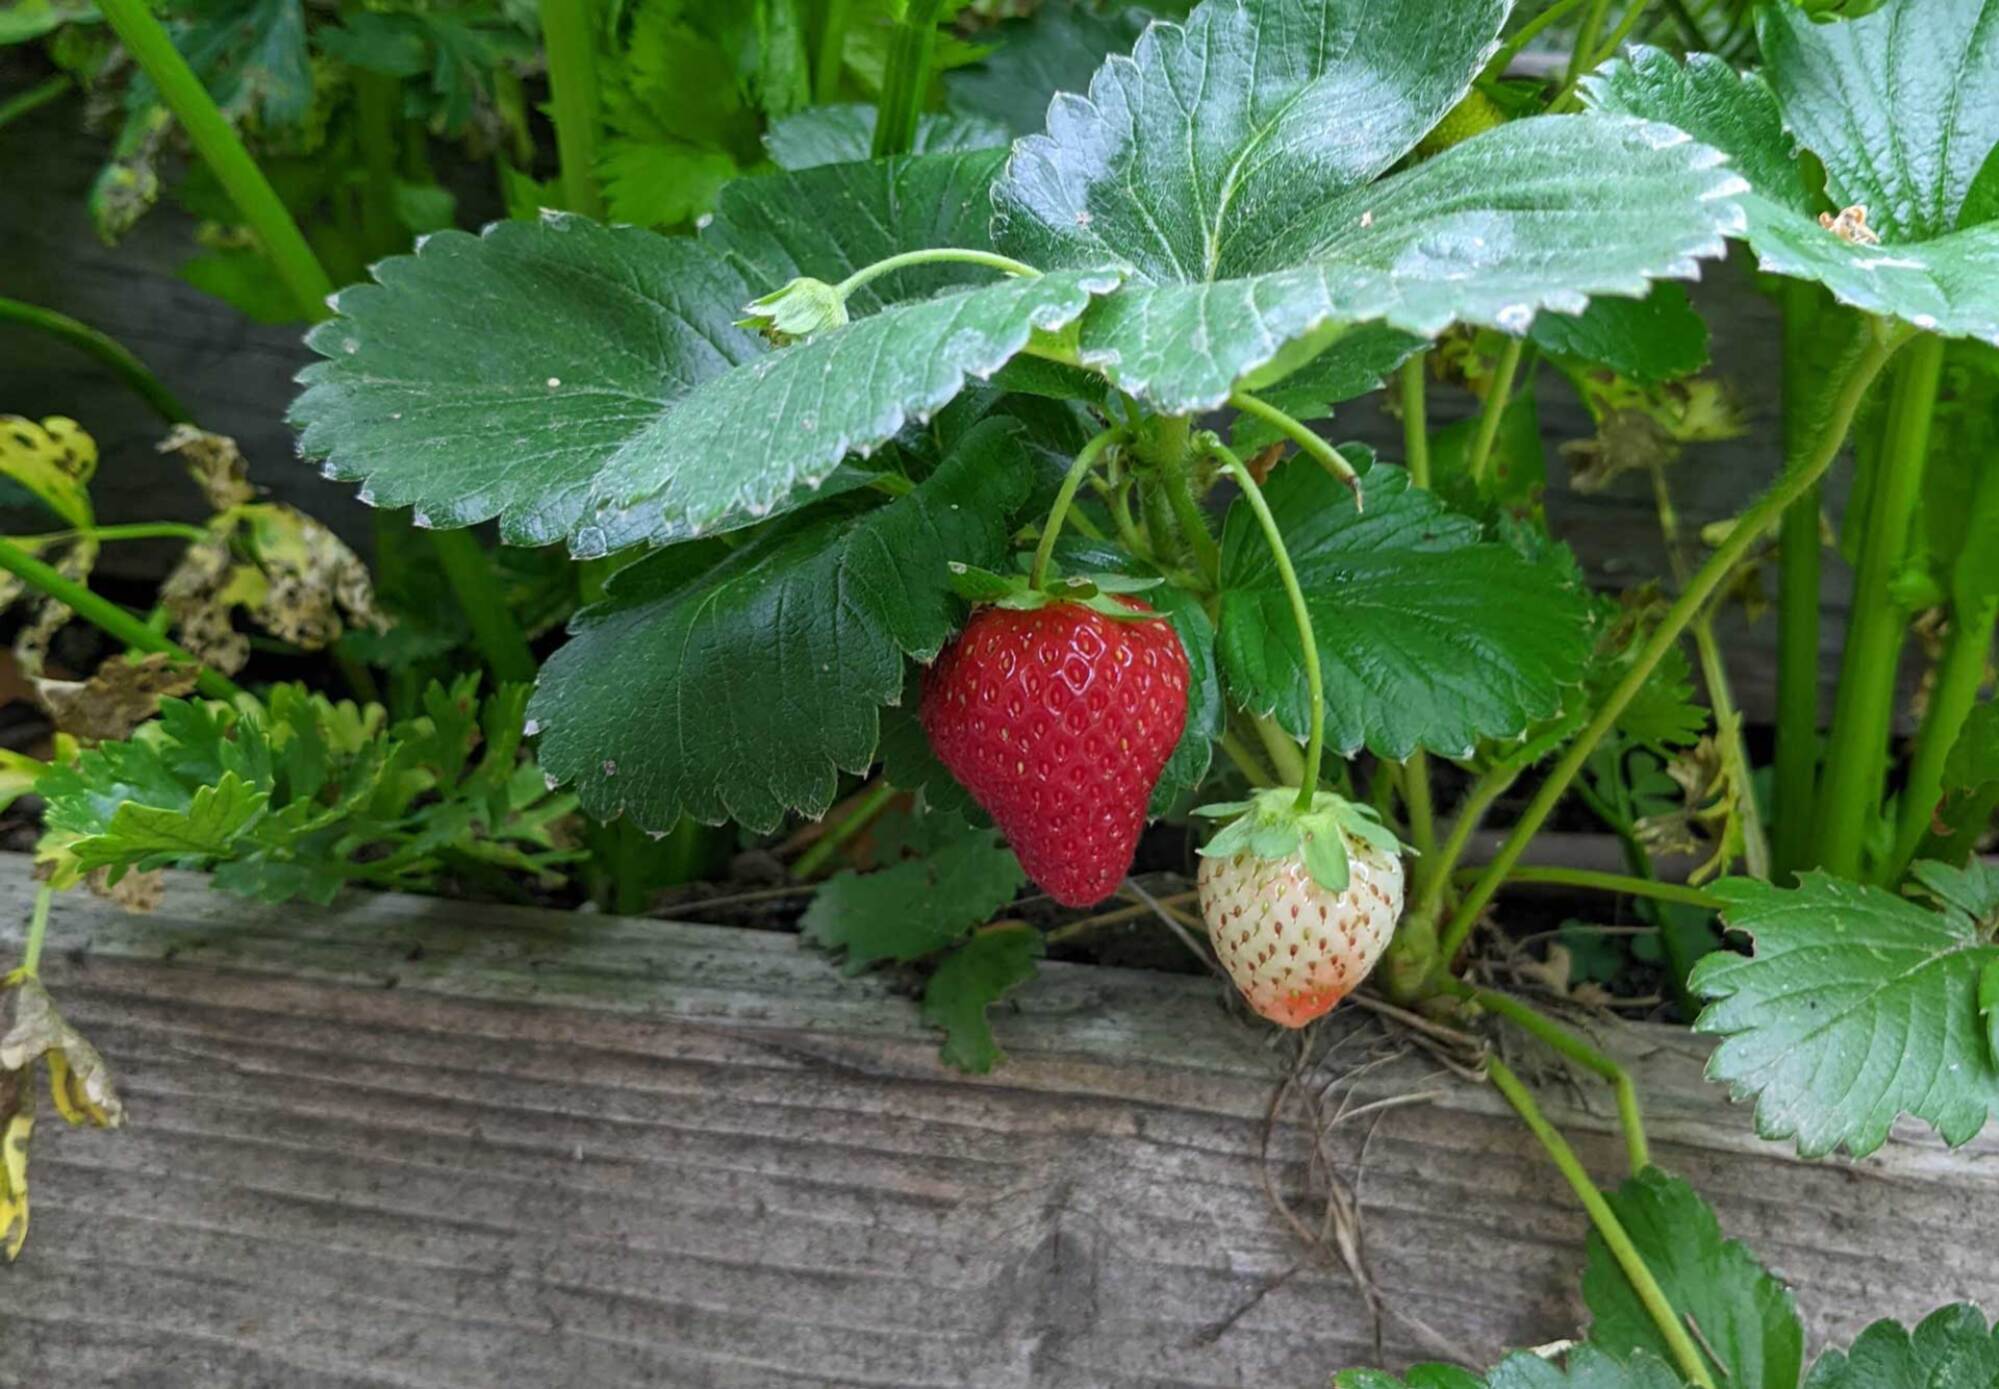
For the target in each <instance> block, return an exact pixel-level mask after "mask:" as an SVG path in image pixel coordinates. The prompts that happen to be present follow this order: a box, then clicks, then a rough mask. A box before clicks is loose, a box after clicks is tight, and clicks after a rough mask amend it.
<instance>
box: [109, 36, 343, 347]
mask: <svg viewBox="0 0 1999 1389" xmlns="http://www.w3.org/2000/svg"><path fill="white" fill-rule="evenodd" d="M98 10H99V12H101V13H102V14H103V16H104V18H105V20H106V21H107V22H109V24H110V25H111V27H112V29H113V30H114V31H116V33H117V35H118V38H119V41H120V42H122V43H123V44H124V45H125V48H126V51H127V52H129V53H130V54H131V55H132V59H133V61H134V62H136V63H138V65H139V66H140V67H141V68H142V69H144V70H145V73H146V76H148V77H150V78H151V79H152V81H153V85H154V86H155V87H157V88H159V92H160V99H161V100H162V101H163V102H165V103H166V106H167V109H168V110H170V111H172V112H173V114H174V119H175V120H177V121H179V122H180V124H181V129H183V130H185V131H186V132H187V138H188V141H189V143H191V144H192V145H193V146H194V148H195V151H196V153H198V154H200V156H201V157H202V159H203V161H204V162H206V163H207V165H208V167H209V170H210V171H211V172H212V173H213V174H214V175H215V179H216V182H218V183H220V184H221V185H222V187H223V190H224V191H225V192H227V193H228V194H229V197H230V200H231V201H232V202H234V203H235V204H236V210H237V212H238V213H240V214H241V215H242V218H243V220H244V222H246V223H247V224H248V225H249V227H250V230H251V231H252V232H254V233H255V234H256V237H257V241H258V244H259V245H261V246H262V247H263V250H264V254H265V255H266V256H268V257H270V260H271V265H272V267H273V268H274V269H276V270H277V272H278V278H279V279H281V280H283V281H284V282H285V287H286V288H287V289H289V290H290V291H291V294H292V297H293V298H294V299H295V300H297V301H298V306H299V308H300V309H301V310H302V311H303V312H304V314H305V316H306V317H307V318H308V319H311V320H313V321H315V322H317V321H318V320H319V319H322V318H324V317H326V315H327V313H328V312H329V310H328V308H327V304H326V300H327V297H328V296H329V295H331V294H332V293H333V282H332V281H331V280H329V279H328V278H327V277H326V271H325V270H324V269H323V268H322V267H321V266H320V263H319V258H318V257H316V256H315V255H313V253H312V247H311V246H309V245H307V244H306V240H305V236H304V234H303V233H301V232H300V231H299V229H298V223H296V222H294V221H293V220H292V215H291V213H290V212H288V211H286V210H285V205H284V203H283V202H282V201H281V200H280V199H279V198H278V195H277V193H276V192H275V191H273V190H272V188H271V184H270V180H268V179H266V178H265V177H264V174H263V171H262V170H261V169H259V168H258V167H257V162H256V161H255V160H254V159H252V158H251V157H250V152H249V151H248V150H246V149H244V148H243V142H242V141H241V140H239V139H237V138H236V132H235V131H234V130H233V129H231V128H230V125H229V122H228V121H227V120H226V119H224V118H223V115H222V112H221V111H219V110H217V109H216V105H215V101H214V98H212V97H210V96H209V94H208V89H207V88H206V87H204V86H202V85H201V79H200V78H198V77H196V76H195V75H194V71H193V69H191V68H190V67H188V65H187V60H186V59H185V58H183V57H181V55H180V52H179V50H178V49H176V48H175V47H174V45H173V40H172V39H170V38H168V37H167V31H166V30H165V29H163V28H161V27H160V22H159V21H158V20H157V19H155V18H153V13H152V11H151V10H150V9H149V8H147V4H146V0H99V4H98Z"/></svg>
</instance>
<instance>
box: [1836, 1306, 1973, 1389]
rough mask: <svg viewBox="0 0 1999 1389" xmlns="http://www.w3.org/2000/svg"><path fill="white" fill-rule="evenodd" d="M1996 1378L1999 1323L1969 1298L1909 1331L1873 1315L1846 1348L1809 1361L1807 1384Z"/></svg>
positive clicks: (1941, 1383)
mask: <svg viewBox="0 0 1999 1389" xmlns="http://www.w3.org/2000/svg"><path fill="white" fill-rule="evenodd" d="M1995 1384H1999V1327H1990V1326H1987V1325H1986V1321H1985V1314H1984V1313H1983V1312H1981V1311H1979V1310H1978V1308H1976V1307H1974V1306H1972V1305H1971V1304H1969V1303H1965V1302H1960V1303H1958V1304H1956V1305H1955V1306H1951V1307H1943V1308H1939V1309H1938V1310H1937V1311H1934V1312H1932V1313H1930V1314H1929V1315H1928V1316H1927V1317H1924V1318H1923V1319H1922V1321H1921V1322H1919V1323H1917V1325H1916V1329H1915V1330H1914V1331H1913V1332H1912V1331H1909V1330H1907V1329H1905V1328H1903V1327H1902V1326H1900V1325H1898V1324H1897V1323H1895V1322H1892V1321H1877V1322H1875V1323H1874V1324H1873V1325H1872V1326H1870V1327H1868V1328H1867V1329H1866V1330H1865V1331H1863V1332H1861V1333H1860V1335H1859V1337H1858V1338H1857V1339H1855V1341H1854V1343H1853V1344H1852V1345H1851V1346H1850V1347H1848V1348H1847V1349H1846V1350H1843V1351H1841V1350H1829V1351H1827V1352H1826V1353H1825V1354H1823V1355H1821V1356H1820V1357H1819V1358H1818V1363H1817V1364H1815V1365H1813V1366H1812V1372H1811V1374H1810V1375H1809V1376H1808V1377H1807V1378H1806V1380H1805V1389H1993V1386H1994V1385H1995Z"/></svg>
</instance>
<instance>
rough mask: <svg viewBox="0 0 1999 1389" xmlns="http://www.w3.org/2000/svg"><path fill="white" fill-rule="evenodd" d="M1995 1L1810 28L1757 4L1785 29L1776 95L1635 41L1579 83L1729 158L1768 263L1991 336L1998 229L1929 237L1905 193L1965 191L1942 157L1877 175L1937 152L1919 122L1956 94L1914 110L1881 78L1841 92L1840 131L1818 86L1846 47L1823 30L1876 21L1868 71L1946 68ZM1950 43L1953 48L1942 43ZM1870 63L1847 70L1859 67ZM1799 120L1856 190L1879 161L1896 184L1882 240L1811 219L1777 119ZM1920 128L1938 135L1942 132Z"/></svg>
mask: <svg viewBox="0 0 1999 1389" xmlns="http://www.w3.org/2000/svg"><path fill="white" fill-rule="evenodd" d="M1994 2H1995V0H1939V3H1937V4H1935V5H1934V6H1931V5H1929V4H1927V3H1926V0H1913V3H1912V0H1896V3H1895V4H1894V5H1893V6H1892V7H1884V9H1882V10H1881V11H1880V12H1879V13H1878V14H1877V15H1875V16H1874V17H1873V18H1870V19H1866V20H1857V21H1848V22H1846V23H1842V24H1831V25H1812V24H1809V23H1808V22H1806V21H1804V20H1802V19H1801V18H1797V17H1795V16H1786V15H1784V7H1782V6H1773V7H1770V8H1769V9H1766V10H1765V11H1764V12H1763V13H1764V15H1765V33H1766V35H1771V34H1781V37H1780V38H1779V39H1778V42H1779V46H1780V48H1781V49H1782V50H1783V52H1784V53H1785V54H1786V55H1787V56H1786V59H1785V61H1786V63H1787V64H1790V65H1796V70H1795V71H1792V70H1789V69H1786V70H1779V67H1778V66H1777V64H1776V63H1775V61H1774V60H1773V63H1772V66H1771V69H1770V71H1771V81H1772V82H1774V83H1775V84H1776V88H1777V90H1776V91H1773V90H1772V87H1771V85H1770V84H1769V83H1766V82H1765V81H1764V79H1763V77H1761V76H1759V75H1756V74H1746V75H1739V74H1737V73H1736V72H1735V71H1734V70H1733V69H1731V68H1730V67H1729V66H1728V64H1727V63H1725V62H1723V61H1722V60H1721V59H1719V58H1715V57H1713V56H1711V55H1708V54H1697V55H1695V56H1694V57H1693V58H1691V59H1689V60H1688V61H1687V62H1685V63H1681V62H1678V61H1676V60H1675V59H1673V58H1671V57H1669V56H1667V55H1666V54H1664V53H1662V52H1660V51H1658V50H1657V49H1652V48H1646V47H1643V46H1637V47H1634V48H1632V49H1631V50H1630V52H1629V54H1628V56H1626V57H1624V58H1621V59H1618V60H1616V61H1614V62H1611V63H1608V64H1606V65H1605V66H1604V67H1602V68H1600V69H1599V70H1598V71H1597V72H1596V73H1595V74H1593V75H1592V76H1591V77H1589V78H1587V79H1586V80H1585V82H1584V91H1585V94H1586V95H1587V96H1588V98H1589V100H1590V103H1591V105H1593V106H1594V107H1595V108H1596V109H1598V110H1602V111H1610V112H1617V113H1620V114H1625V115H1631V116H1638V117H1643V118H1645V119H1649V120H1656V121H1663V122H1666V123H1668V124H1670V125H1673V126H1675V127H1677V128H1679V129H1681V130H1684V131H1686V132H1687V133H1688V134H1689V135H1692V136H1693V137H1694V138H1695V139H1696V140H1700V141H1702V142H1704V143H1706V144H1708V145H1712V146H1714V147H1715V148H1717V149H1720V150H1721V151H1722V152H1723V153H1725V154H1727V155H1728V156H1729V158H1730V161H1731V163H1732V165H1733V167H1734V168H1735V169H1736V170H1737V171H1738V172H1739V173H1740V174H1741V175H1742V176H1743V177H1744V178H1746V179H1747V180H1748V182H1749V185H1750V189H1749V191H1748V192H1747V193H1745V194H1744V195H1743V196H1742V199H1741V202H1742V208H1743V211H1744V213H1745V215H1746V218H1747V225H1746V228H1745V231H1744V233H1743V234H1744V235H1745V236H1746V238H1747V240H1748V242H1749V244H1750V246H1751V247H1752V248H1753V249H1754V250H1755V252H1756V256H1757V260H1758V262H1759V263H1760V264H1761V265H1762V267H1763V268H1764V269H1765V270H1768V271H1770V272H1772V273H1774V274H1778V275H1786V276H1790V277H1792V278H1794V279H1804V280H1815V281H1817V282H1819V283H1821V284H1823V285H1824V286H1825V287H1826V288H1827V289H1828V290H1830V291H1831V293H1832V295H1833V297H1834V298H1836V299H1837V300H1839V301H1840V302H1841V303H1843V304H1850V305H1852V306H1854V307H1856V308H1860V309H1865V310H1867V311H1868V312H1870V313H1878V314H1884V315H1888V316H1890V317H1894V318H1900V319H1903V320H1905V321H1907V322H1909V323H1912V324H1914V325H1916V326H1917V327H1919V328H1928V329H1932V330H1934V331H1936V332H1939V333H1942V334H1944V335H1945V336H1948V337H1977V338H1983V339H1985V340H1986V341H1999V227H1995V225H1994V224H1991V223H1988V224H1986V225H1984V226H1981V227H1974V228H1971V229H1969V230H1964V231H1958V232H1952V233H1950V234H1948V235H1942V234H1935V235H1932V234H1930V232H1929V221H1928V217H1927V214H1924V213H1922V212H1920V211H1919V209H1918V206H1917V202H1916V201H1915V199H1916V197H1917V195H1916V194H1915V193H1914V192H1913V191H1910V190H1913V189H1914V188H1915V187H1917V186H1918V185H1920V186H1921V187H1923V188H1926V189H1928V190H1929V191H1928V192H1926V193H1924V194H1923V195H1922V196H1923V198H1924V199H1927V200H1929V204H1928V205H1934V200H1935V199H1937V198H1941V199H1943V200H1944V202H1945V203H1946V204H1948V202H1949V199H1950V198H1951V197H1952V196H1961V195H1962V190H1961V189H1960V190H1959V191H1958V193H1957V194H1955V195H1953V194H1952V192H1951V191H1950V190H1951V189H1952V188H1953V187H1954V186H1955V185H1954V176H1946V175H1945V173H1943V172H1942V166H1940V165H1933V164H1931V160H1932V159H1933V158H1941V157H1942V156H1940V155H1938V156H1930V155H1925V156H1923V159H1922V161H1921V162H1923V163H1924V164H1926V165H1930V167H1931V173H1932V175H1933V177H1927V178H1923V177H1917V176H1914V175H1911V176H1908V178H1905V177H1904V175H1902V174H1900V173H1893V174H1890V173H1886V172H1884V171H1885V170H1887V169H1888V168H1889V167H1890V166H1891V165H1892V163H1893V161H1895V160H1897V159H1900V158H1902V157H1903V152H1904V151H1905V150H1907V149H1915V148H1918V147H1922V148H1926V149H1934V148H1935V147H1934V145H1930V146H1922V145H1921V142H1922V140H1923V139H1925V138H1926V135H1925V132H1924V131H1923V130H1922V129H1920V128H1919V126H1920V123H1922V122H1928V121H1931V120H1943V119H1948V117H1947V116H1946V114H1945V113H1946V112H1947V110H1948V108H1949V107H1950V106H1951V105H1952V104H1953V103H1950V102H1947V101H1943V100H1937V101H1925V102H1923V103H1922V105H1921V107H1920V109H1906V108H1903V107H1901V106H1893V105H1884V102H1885V101H1887V100H1888V97H1887V94H1886V92H1885V90H1884V89H1882V88H1880V87H1878V86H1873V85H1868V86H1865V87H1864V88H1855V89H1854V90H1851V91H1848V92H1845V93H1844V94H1842V95H1839V96H1838V97H1837V99H1840V100H1844V101H1845V102H1847V103H1848V104H1849V112H1850V114H1848V115H1843V116H1842V117H1841V118H1840V119H1841V121H1842V122H1843V123H1844V129H1843V130H1841V131H1840V132H1839V133H1838V134H1837V135H1835V134H1833V133H1832V132H1833V127H1832V123H1831V121H1830V118H1829V117H1828V116H1827V115H1826V111H1827V106H1826V103H1827V102H1828V101H1829V100H1832V99H1835V98H1834V97H1832V96H1829V95H1828V94H1827V93H1825V92H1823V91H1820V90H1817V89H1816V87H1815V84H1817V83H1820V82H1822V81H1823V77H1822V74H1823V72H1824V66H1823V64H1824V61H1825V57H1824V52H1825V51H1829V50H1824V49H1823V46H1824V45H1827V44H1834V45H1838V44H1844V43H1846V42H1847V41H1848V40H1847V39H1845V38H1838V37H1831V36H1834V35H1837V34H1840V33H1842V32H1844V31H1850V30H1853V29H1855V28H1856V27H1857V26H1858V25H1862V24H1866V25H1874V26H1885V28H1880V27H1877V28H1876V29H1874V30H1873V31H1872V32H1871V37H1870V38H1869V40H1868V41H1869V43H1870V44H1872V45H1874V46H1876V47H1878V48H1879V49H1880V50H1881V52H1880V53H1879V54H1878V55H1877V57H1876V58H1875V59H1870V60H1869V63H1868V68H1872V67H1873V66H1874V64H1875V63H1876V62H1877V61H1878V62H1880V63H1885V64H1887V65H1889V67H1891V68H1892V69H1893V70H1894V71H1896V72H1897V73H1898V74H1906V73H1907V72H1911V71H1914V70H1915V69H1916V68H1917V67H1923V68H1927V69H1929V70H1931V71H1933V72H1934V73H1935V74H1936V75H1938V76H1941V75H1943V74H1944V73H1947V72H1948V71H1950V70H1951V69H1952V68H1953V67H1954V66H1955V65H1956V63H1957V62H1958V61H1959V60H1960V58H1962V57H1963V56H1964V55H1965V54H1966V53H1967V52H1970V51H1972V50H1969V49H1966V48H1965V47H1964V40H1963V37H1962V36H1961V35H1960V37H1959V38H1958V39H1956V40H1953V39H1952V38H1951V37H1950V35H1951V34H1952V33H1956V32H1958V28H1959V26H1960V21H1961V20H1962V19H1963V17H1964V16H1965V15H1966V14H1967V13H1970V12H1971V11H1976V10H1979V9H1989V8H1990V7H1991V6H1992V5H1993V4H1994ZM1918 11H1921V12H1922V13H1923V14H1933V15H1945V14H1946V13H1948V14H1949V15H1950V16H1953V17H1949V18H1947V19H1945V20H1944V21H1943V27H1941V28H1939V27H1935V26H1932V25H1931V24H1929V23H1928V22H1927V21H1925V20H1923V19H1922V18H1921V16H1920V15H1918V16H1917V18H1916V19H1915V20H1914V21H1913V22H1909V21H1908V19H1907V17H1906V15H1905V13H1904V12H1907V15H1916V14H1917V12H1918ZM1794 24H1795V25H1797V26H1801V27H1799V28H1798V29H1797V30H1796V32H1793V29H1792V28H1791V27H1790V26H1792V25H1794ZM1987 27H1988V28H1989V27H1990V26H1989V25H1988V26H1987ZM1953 42H1955V43H1956V44H1957V46H1956V47H1949V46H1945V45H1948V44H1951V43H1953ZM1979 51H1982V50H1979ZM1987 66H1988V67H1990V66H1991V64H1987ZM1868 68H1863V69H1857V70H1855V72H1856V75H1857V73H1858V72H1860V71H1866V70H1868ZM1897 80H1898V82H1899V81H1900V78H1899V77H1898V79H1897ZM1779 93H1781V94H1782V98H1783V99H1782V102H1781V103H1780V101H1779ZM1794 102H1796V103H1799V105H1800V112H1799V113H1798V115H1795V116H1794V113H1793V112H1792V111H1791V109H1790V107H1791V105H1792V103H1794ZM1982 106H1983V99H1982V98H1980V99H1979V100H1978V101H1975V102H1973V103H1972V104H1971V105H1970V106H1969V107H1968V108H1967V111H1968V114H1969V117H1970V118H1971V119H1974V120H1976V121H1978V122H1979V123H1980V124H1981V126H1982V128H1983V129H1984V130H1985V131H1986V133H1984V134H1983V135H1982V136H1980V138H1982V139H1983V141H1984V144H1983V146H1982V148H1980V149H1979V151H1978V152H1977V158H1979V159H1982V158H1983V157H1984V152H1985V151H1986V150H1989V149H1990V148H1991V147H1992V144H1993V139H1994V134H1993V133H1992V132H1993V129H1994V127H1993V126H1992V125H1988V124H1985V123H1986V122H1993V121H1999V107H1995V108H1994V109H1993V110H1991V111H1984V110H1982ZM1807 111H1809V115H1805V113H1806V112H1807ZM1800 116H1802V117H1803V118H1805V119H1807V121H1808V123H1809V124H1810V126H1811V128H1812V129H1814V130H1818V131H1820V132H1822V135H1823V139H1822V143H1824V144H1825V145H1826V148H1824V149H1819V148H1816V147H1815V148H1814V149H1813V153H1814V154H1816V155H1818V156H1819V157H1820V159H1822V160H1825V161H1827V162H1828V163H1829V164H1837V165H1839V166H1840V167H1842V168H1845V169H1847V170H1848V171H1849V173H1848V177H1851V178H1853V179H1854V180H1855V187H1856V188H1859V187H1862V186H1864V185H1863V184H1862V183H1861V182H1860V180H1861V179H1862V177H1863V171H1865V170H1875V171H1876V174H1877V175H1878V178H1877V179H1876V182H1877V185H1878V186H1880V187H1882V188H1887V189H1893V190H1897V191H1896V192H1895V193H1894V196H1896V197H1898V198H1902V199H1905V201H1904V202H1903V204H1902V206H1901V207H1900V208H1899V209H1897V210H1891V213H1892V215H1893V216H1894V217H1896V218H1897V220H1895V221H1893V222H1892V223H1891V224H1890V232H1891V234H1890V236H1889V237H1888V238H1887V239H1886V241H1885V243H1884V244H1882V245H1866V244H1857V243H1854V242H1849V241H1847V240H1845V239H1843V238H1841V237H1840V236H1838V235H1835V234H1834V233H1833V232H1831V231H1829V230H1827V229H1826V228H1824V227H1822V226H1820V225H1819V223H1818V221H1817V217H1816V213H1817V205H1816V203H1815V201H1814V195H1813V193H1812V191H1811V189H1810V188H1809V187H1808V185H1807V184H1806V182H1805V179H1804V176H1803V173H1802V172H1801V166H1800V162H1799V161H1798V160H1797V159H1796V158H1795V148H1794V146H1793V144H1792V141H1791V137H1790V135H1789V134H1788V133H1787V132H1786V129H1785V126H1786V122H1787V121H1789V122H1791V123H1792V124H1794V125H1795V124H1796V120H1797V119H1798V118H1799V117H1800ZM1912 126H1917V127H1918V128H1911V127H1912ZM1928 133H1929V134H1934V135H1937V136H1938V137H1939V138H1941V130H1940V129H1939V130H1932V131H1930V132H1928ZM1971 143H1974V144H1975V143H1976V141H1975V140H1974V141H1972V142H1971ZM1952 157H1953V158H1955V156H1952ZM1842 206H1844V204H1842ZM1953 210H1954V209H1953ZM1904 212H1906V213H1907V214H1908V215H1909V217H1910V219H1911V220H1910V221H1909V222H1908V223H1906V224H1905V223H1904V222H1902V221H1901V220H1899V218H1900V217H1901V215H1902V214H1903V213H1904ZM1872 216H1874V210H1873V209H1870V217H1872Z"/></svg>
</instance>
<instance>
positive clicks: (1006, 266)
mask: <svg viewBox="0 0 1999 1389" xmlns="http://www.w3.org/2000/svg"><path fill="white" fill-rule="evenodd" d="M942 262H952V263H956V264H962V265H982V266H984V267H985V268H986V269H988V270H999V271H1003V272H1004V273H1006V274H1008V275H1013V276H1017V277H1019V278H1022V279H1032V278H1034V277H1035V276H1037V275H1039V274H1040V273H1041V272H1040V271H1039V270H1036V269H1035V268H1034V267H1033V266H1031V265H1029V264H1027V263H1026V262H1025V261H1018V260H1015V259H1013V258H1012V257H1011V256H1002V255H996V254H994V253H993V252H991V251H973V250H969V249H966V248H964V247H960V246H929V247H925V248H924V249H923V250H921V251H904V252H902V253H901V254H899V255H893V256H889V257H888V258H887V259H885V260H878V261H876V262H875V263H874V264H873V265H864V266H862V267H861V268H860V269H859V270H856V271H855V272H854V273H853V274H851V275H849V276H848V277H847V278H846V279H844V280H842V281H840V283H839V284H837V285H834V286H833V292H834V293H835V294H837V295H839V296H840V297H841V298H842V299H845V298H846V297H847V296H848V295H850V294H852V293H853V292H854V291H855V290H857V289H859V288H860V287H861V286H862V285H864V284H866V283H868V281H870V280H877V279H880V278H881V277H882V276H883V275H887V274H891V273H893V272H894V271H897V270H907V269H908V268H909V267H910V266H912V265H937V264H939V263H942Z"/></svg>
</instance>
